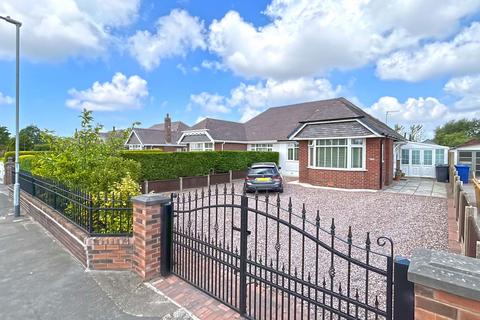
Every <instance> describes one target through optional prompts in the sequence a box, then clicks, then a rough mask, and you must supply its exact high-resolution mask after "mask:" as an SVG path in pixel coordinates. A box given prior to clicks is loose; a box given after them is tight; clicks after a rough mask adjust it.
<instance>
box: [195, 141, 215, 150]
mask: <svg viewBox="0 0 480 320" xmlns="http://www.w3.org/2000/svg"><path fill="white" fill-rule="evenodd" d="M190 151H213V143H212V142H192V143H190Z"/></svg>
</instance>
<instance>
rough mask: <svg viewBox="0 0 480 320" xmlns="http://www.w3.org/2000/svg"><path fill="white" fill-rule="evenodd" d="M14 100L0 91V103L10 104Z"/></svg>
mask: <svg viewBox="0 0 480 320" xmlns="http://www.w3.org/2000/svg"><path fill="white" fill-rule="evenodd" d="M14 101H15V100H14V99H13V98H12V97H9V96H5V95H4V94H3V93H1V92H0V105H1V104H12V103H13V102H14Z"/></svg>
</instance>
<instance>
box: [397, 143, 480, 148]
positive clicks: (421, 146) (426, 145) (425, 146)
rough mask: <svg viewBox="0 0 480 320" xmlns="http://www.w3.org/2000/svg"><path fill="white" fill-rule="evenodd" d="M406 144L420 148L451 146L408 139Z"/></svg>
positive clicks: (406, 146) (406, 145)
mask: <svg viewBox="0 0 480 320" xmlns="http://www.w3.org/2000/svg"><path fill="white" fill-rule="evenodd" d="M404 146H405V148H408V147H410V146H412V147H418V148H424V149H450V148H449V147H446V146H441V145H438V144H431V143H423V142H415V141H407V142H405V143H404ZM479 148H480V146H479Z"/></svg>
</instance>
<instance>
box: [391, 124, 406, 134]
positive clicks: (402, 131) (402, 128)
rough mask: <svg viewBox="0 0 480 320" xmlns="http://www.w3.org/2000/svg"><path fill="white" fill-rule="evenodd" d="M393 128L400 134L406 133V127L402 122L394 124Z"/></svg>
mask: <svg viewBox="0 0 480 320" xmlns="http://www.w3.org/2000/svg"><path fill="white" fill-rule="evenodd" d="M393 130H395V131H396V132H397V133H398V134H399V135H402V136H403V135H405V127H404V126H402V125H401V124H398V123H397V124H396V125H394V126H393Z"/></svg>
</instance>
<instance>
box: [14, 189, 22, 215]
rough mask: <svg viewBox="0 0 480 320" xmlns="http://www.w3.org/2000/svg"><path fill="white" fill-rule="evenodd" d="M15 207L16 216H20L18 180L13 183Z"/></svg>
mask: <svg viewBox="0 0 480 320" xmlns="http://www.w3.org/2000/svg"><path fill="white" fill-rule="evenodd" d="M13 209H14V211H13V212H14V216H15V217H20V184H19V183H18V182H16V183H15V184H14V185H13Z"/></svg>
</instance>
